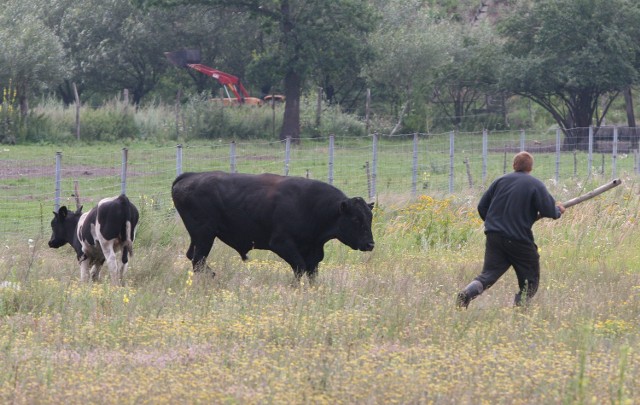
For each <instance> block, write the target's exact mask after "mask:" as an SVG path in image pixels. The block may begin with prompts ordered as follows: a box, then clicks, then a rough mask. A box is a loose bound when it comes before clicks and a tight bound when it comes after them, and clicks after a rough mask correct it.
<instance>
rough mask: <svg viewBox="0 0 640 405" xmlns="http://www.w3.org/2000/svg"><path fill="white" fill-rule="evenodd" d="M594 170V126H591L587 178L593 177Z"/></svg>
mask: <svg viewBox="0 0 640 405" xmlns="http://www.w3.org/2000/svg"><path fill="white" fill-rule="evenodd" d="M592 172H593V126H591V125H590V126H589V152H588V155H587V179H590V178H591V173H592Z"/></svg>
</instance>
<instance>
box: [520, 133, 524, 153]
mask: <svg viewBox="0 0 640 405" xmlns="http://www.w3.org/2000/svg"><path fill="white" fill-rule="evenodd" d="M524 149H525V133H524V129H521V130H520V152H524Z"/></svg>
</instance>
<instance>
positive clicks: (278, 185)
mask: <svg viewBox="0 0 640 405" xmlns="http://www.w3.org/2000/svg"><path fill="white" fill-rule="evenodd" d="M172 197H173V201H174V205H175V207H176V209H177V210H178V213H179V214H180V217H181V218H182V221H183V222H184V225H185V227H186V228H187V231H188V232H189V235H190V236H191V244H190V245H189V249H188V250H187V257H188V258H189V259H190V260H191V262H192V264H193V270H194V271H200V270H205V269H208V267H207V265H206V261H205V259H206V257H207V256H208V255H209V252H210V250H211V247H212V246H213V241H214V239H215V238H219V239H220V240H221V241H223V242H224V243H226V244H227V245H229V246H231V247H232V248H234V249H235V250H236V251H237V252H238V253H239V254H240V257H242V259H243V260H246V259H247V253H248V252H249V251H250V250H251V249H265V250H271V251H272V252H274V253H276V254H277V255H278V256H280V257H281V258H283V259H284V260H285V261H286V262H287V263H289V265H290V266H291V268H292V269H293V271H294V274H295V276H296V278H297V279H300V277H302V276H303V275H304V274H307V276H308V277H309V279H310V281H313V280H314V278H315V276H316V274H317V271H318V264H319V263H320V261H322V259H323V257H324V244H325V243H327V242H328V241H329V240H331V239H338V240H339V241H340V242H342V243H344V244H345V245H347V246H349V247H351V248H352V249H358V250H361V251H371V250H373V247H374V242H373V235H372V233H371V221H372V217H373V214H372V211H371V209H372V207H373V204H367V203H366V202H365V201H364V200H363V199H362V198H360V197H355V198H348V197H347V196H346V195H345V194H344V193H343V192H342V191H340V190H339V189H337V188H336V187H334V186H332V185H330V184H327V183H324V182H321V181H318V180H310V179H306V178H302V177H288V176H279V175H276V174H259V175H253V174H241V173H231V174H230V173H224V172H204V173H184V174H182V175H180V176H178V178H176V179H175V181H174V182H173V187H172Z"/></svg>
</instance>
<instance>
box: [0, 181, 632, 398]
mask: <svg viewBox="0 0 640 405" xmlns="http://www.w3.org/2000/svg"><path fill="white" fill-rule="evenodd" d="M557 192H558V193H559V194H561V195H562V194H566V196H572V194H574V192H573V191H572V190H564V191H563V190H557ZM478 197H479V192H478V193H477V195H475V196H474V198H469V197H468V196H467V197H465V198H456V197H449V198H435V197H430V196H421V197H418V198H416V199H413V200H408V201H405V202H397V201H396V202H390V201H380V202H379V204H378V206H377V208H376V213H375V217H374V233H375V237H376V249H375V250H374V251H373V252H371V253H362V252H356V251H351V250H349V249H348V248H347V247H346V246H344V245H341V244H339V243H338V242H336V241H332V242H330V243H328V244H327V246H326V251H327V254H326V257H325V260H324V261H323V262H322V263H321V268H320V272H319V276H318V282H317V284H316V285H314V286H311V285H309V284H308V282H307V281H306V280H303V282H302V283H301V285H298V286H296V285H293V283H292V281H293V273H292V271H291V269H290V268H289V267H288V265H286V263H284V262H283V261H282V260H280V259H279V258H278V257H276V256H275V255H273V254H271V253H269V252H264V251H253V252H251V253H250V255H249V256H250V260H249V261H247V262H242V261H241V260H240V258H239V256H238V255H237V253H235V251H233V250H232V249H230V248H228V247H227V246H225V245H224V244H222V243H221V242H219V241H218V242H216V244H215V245H214V249H213V253H212V255H211V256H210V265H211V267H212V268H213V269H215V271H216V273H217V275H216V277H215V278H211V277H210V276H209V275H206V274H193V273H192V272H191V271H190V268H191V265H190V263H189V262H188V260H187V259H186V258H185V257H184V252H185V251H186V248H187V245H188V237H187V235H186V231H185V230H184V228H183V227H182V224H180V223H179V220H178V219H177V218H176V217H174V216H168V217H163V218H162V219H157V218H156V219H153V218H152V217H145V216H143V217H142V218H141V220H142V221H143V223H142V224H141V228H140V231H139V235H138V240H137V242H136V246H135V248H134V256H133V258H132V260H131V264H130V267H129V272H128V274H127V275H126V276H125V280H126V283H127V285H126V286H125V287H122V288H117V287H112V286H111V285H110V283H108V282H105V280H103V281H102V282H100V283H95V284H88V285H84V284H81V283H80V282H79V275H78V271H79V270H78V266H77V263H76V262H75V259H74V254H73V253H72V251H71V249H70V248H68V249H66V248H62V249H57V250H54V249H49V248H47V247H46V240H47V236H48V235H43V236H41V237H39V238H33V237H32V241H31V242H29V241H28V237H25V238H22V239H20V238H17V239H16V240H10V241H6V244H5V245H4V246H2V247H1V251H0V277H2V278H1V280H0V281H6V282H7V284H3V285H2V286H0V401H2V402H3V403H17V404H22V403H29V404H33V403H61V402H66V403H119V404H120V403H243V404H245V403H246V404H252V403H287V404H290V403H328V404H329V403H330V404H336V403H344V404H352V403H380V404H382V403H384V404H387V403H424V404H427V403H443V404H449V403H456V404H458V403H472V404H484V403H486V404H489V403H491V404H495V403H504V404H541V403H589V404H590V403H594V404H601V403H615V404H631V403H635V402H637V400H638V398H640V378H639V377H640V345H639V340H640V339H639V337H638V336H639V335H638V330H639V329H638V328H639V327H640V271H639V270H638V263H639V262H640V257H639V252H640V250H639V248H638V246H639V243H640V237H639V236H638V235H639V234H640V229H639V225H638V218H637V217H638V210H639V209H640V197H639V196H638V190H637V187H636V186H635V185H627V184H626V183H625V184H623V185H622V186H620V187H618V188H617V189H615V190H613V191H611V192H609V193H607V194H604V195H602V196H601V197H598V198H596V199H594V200H591V201H589V202H586V203H583V204H582V205H580V206H578V207H575V208H572V209H570V210H568V211H567V213H566V214H565V216H564V217H563V218H562V219H560V220H558V221H551V220H542V221H540V222H539V223H537V224H536V225H535V228H534V232H535V234H536V236H537V242H538V245H539V246H540V249H541V256H542V262H541V265H542V280H541V288H540V291H539V292H538V295H537V296H536V297H535V298H534V300H533V304H532V305H531V306H530V307H528V308H526V309H516V308H513V307H512V302H513V295H514V293H515V292H516V286H517V283H516V280H515V275H514V274H513V272H512V271H510V272H509V273H507V274H506V275H505V276H504V277H503V278H502V279H501V280H500V281H499V282H498V283H497V284H496V285H495V286H494V287H492V288H491V289H489V290H487V291H486V292H485V293H484V294H483V295H482V296H481V297H479V298H478V299H477V300H474V301H473V303H472V304H471V306H470V307H469V309H468V310H466V311H459V310H456V309H455V306H454V296H455V293H456V292H457V290H458V289H459V288H461V287H462V286H463V285H464V284H465V282H466V281H468V280H469V278H470V277H472V276H474V275H475V274H476V273H477V272H479V270H480V267H481V263H482V254H483V250H484V249H483V247H484V235H483V234H482V223H481V221H479V219H478V218H477V214H476V213H475V203H476V202H477V198H478ZM150 218H151V219H150ZM144 221H147V222H146V223H145V222H144ZM149 221H154V222H149ZM106 277H108V274H107V275H106Z"/></svg>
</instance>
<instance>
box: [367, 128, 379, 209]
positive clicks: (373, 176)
mask: <svg viewBox="0 0 640 405" xmlns="http://www.w3.org/2000/svg"><path fill="white" fill-rule="evenodd" d="M372 162H373V163H372V167H371V195H369V199H370V200H373V199H374V197H375V196H376V192H377V191H376V178H377V177H378V133H377V132H376V133H374V134H373V159H372Z"/></svg>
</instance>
